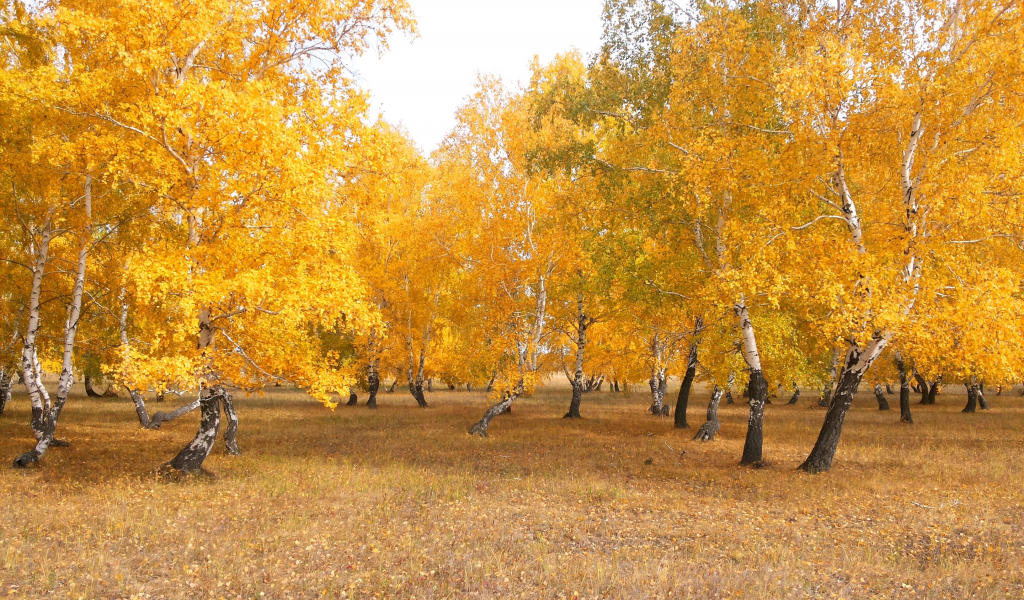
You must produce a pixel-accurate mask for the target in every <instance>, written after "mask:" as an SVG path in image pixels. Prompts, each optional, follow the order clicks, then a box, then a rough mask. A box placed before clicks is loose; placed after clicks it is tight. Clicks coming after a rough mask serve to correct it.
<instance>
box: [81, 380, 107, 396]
mask: <svg viewBox="0 0 1024 600" xmlns="http://www.w3.org/2000/svg"><path fill="white" fill-rule="evenodd" d="M85 395H86V396H88V397H90V398H102V397H103V394H101V393H99V392H97V391H96V390H94V389H93V387H92V377H89V376H88V375H86V376H85Z"/></svg>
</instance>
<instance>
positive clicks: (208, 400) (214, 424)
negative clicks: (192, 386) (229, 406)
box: [157, 386, 225, 474]
mask: <svg viewBox="0 0 1024 600" xmlns="http://www.w3.org/2000/svg"><path fill="white" fill-rule="evenodd" d="M224 393H225V392H224V390H223V389H222V388H221V387H219V386H215V387H213V388H210V389H204V390H202V391H201V392H200V398H199V401H198V402H199V408H200V410H201V411H202V418H201V420H200V422H199V430H198V431H197V432H196V435H195V437H194V438H192V441H191V442H189V444H188V445H187V446H185V447H184V448H182V449H181V451H180V452H178V454H177V456H175V457H174V458H173V459H172V460H171V461H170V462H169V463H167V464H166V465H164V468H165V469H167V470H173V471H178V472H180V473H186V474H188V473H197V472H201V470H202V467H203V462H204V461H205V460H206V457H207V456H209V455H210V451H211V450H213V444H214V442H215V441H216V440H217V432H218V431H219V430H220V403H221V398H222V397H223V395H224ZM157 414H159V413H157Z"/></svg>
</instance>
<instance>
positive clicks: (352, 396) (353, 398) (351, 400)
mask: <svg viewBox="0 0 1024 600" xmlns="http://www.w3.org/2000/svg"><path fill="white" fill-rule="evenodd" d="M357 404H359V396H358V395H356V393H355V392H354V391H351V390H349V393H348V402H346V403H345V406H355V405H357Z"/></svg>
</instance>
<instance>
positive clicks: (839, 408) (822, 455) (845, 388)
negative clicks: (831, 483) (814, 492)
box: [799, 356, 870, 473]
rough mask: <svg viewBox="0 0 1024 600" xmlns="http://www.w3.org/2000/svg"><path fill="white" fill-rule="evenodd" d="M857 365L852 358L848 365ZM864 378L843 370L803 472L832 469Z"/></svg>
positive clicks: (857, 372) (848, 370) (851, 371)
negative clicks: (854, 397)
mask: <svg viewBox="0 0 1024 600" xmlns="http://www.w3.org/2000/svg"><path fill="white" fill-rule="evenodd" d="M855 363H856V359H855V358H854V357H853V356H851V359H850V360H848V364H855ZM869 366H870V365H869ZM864 371H866V369H864ZM862 376H863V371H860V370H850V369H843V372H842V375H840V376H839V382H838V385H837V386H836V391H835V394H833V396H832V403H831V404H830V405H829V407H828V412H826V413H825V422H824V423H823V424H822V426H821V432H820V433H819V434H818V440H817V442H815V444H814V448H813V449H812V450H811V453H810V455H808V457H807V460H805V461H804V462H803V464H801V465H800V467H799V468H800V469H801V470H803V471H807V472H808V473H822V472H824V471H828V470H829V469H831V468H832V461H833V460H834V459H835V455H836V448H838V447H839V436H840V434H842V432H843V421H845V420H846V412H847V411H848V410H849V409H850V405H851V404H853V395H854V393H855V392H856V390H857V386H858V385H859V384H860V380H861V377H862Z"/></svg>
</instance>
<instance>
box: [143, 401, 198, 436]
mask: <svg viewBox="0 0 1024 600" xmlns="http://www.w3.org/2000/svg"><path fill="white" fill-rule="evenodd" d="M201 404H202V399H201V398H197V399H195V400H193V401H192V402H190V403H188V404H186V405H185V406H181V407H179V408H177V409H175V410H172V411H171V412H162V411H160V412H157V413H156V414H154V415H153V416H152V418H151V420H150V422H149V425H146V429H160V426H161V425H163V424H164V423H167V422H168V421H173V420H175V419H177V418H178V417H180V416H182V415H187V414H188V413H190V412H192V411H194V410H195V409H197V408H199V407H200V405H201Z"/></svg>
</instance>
